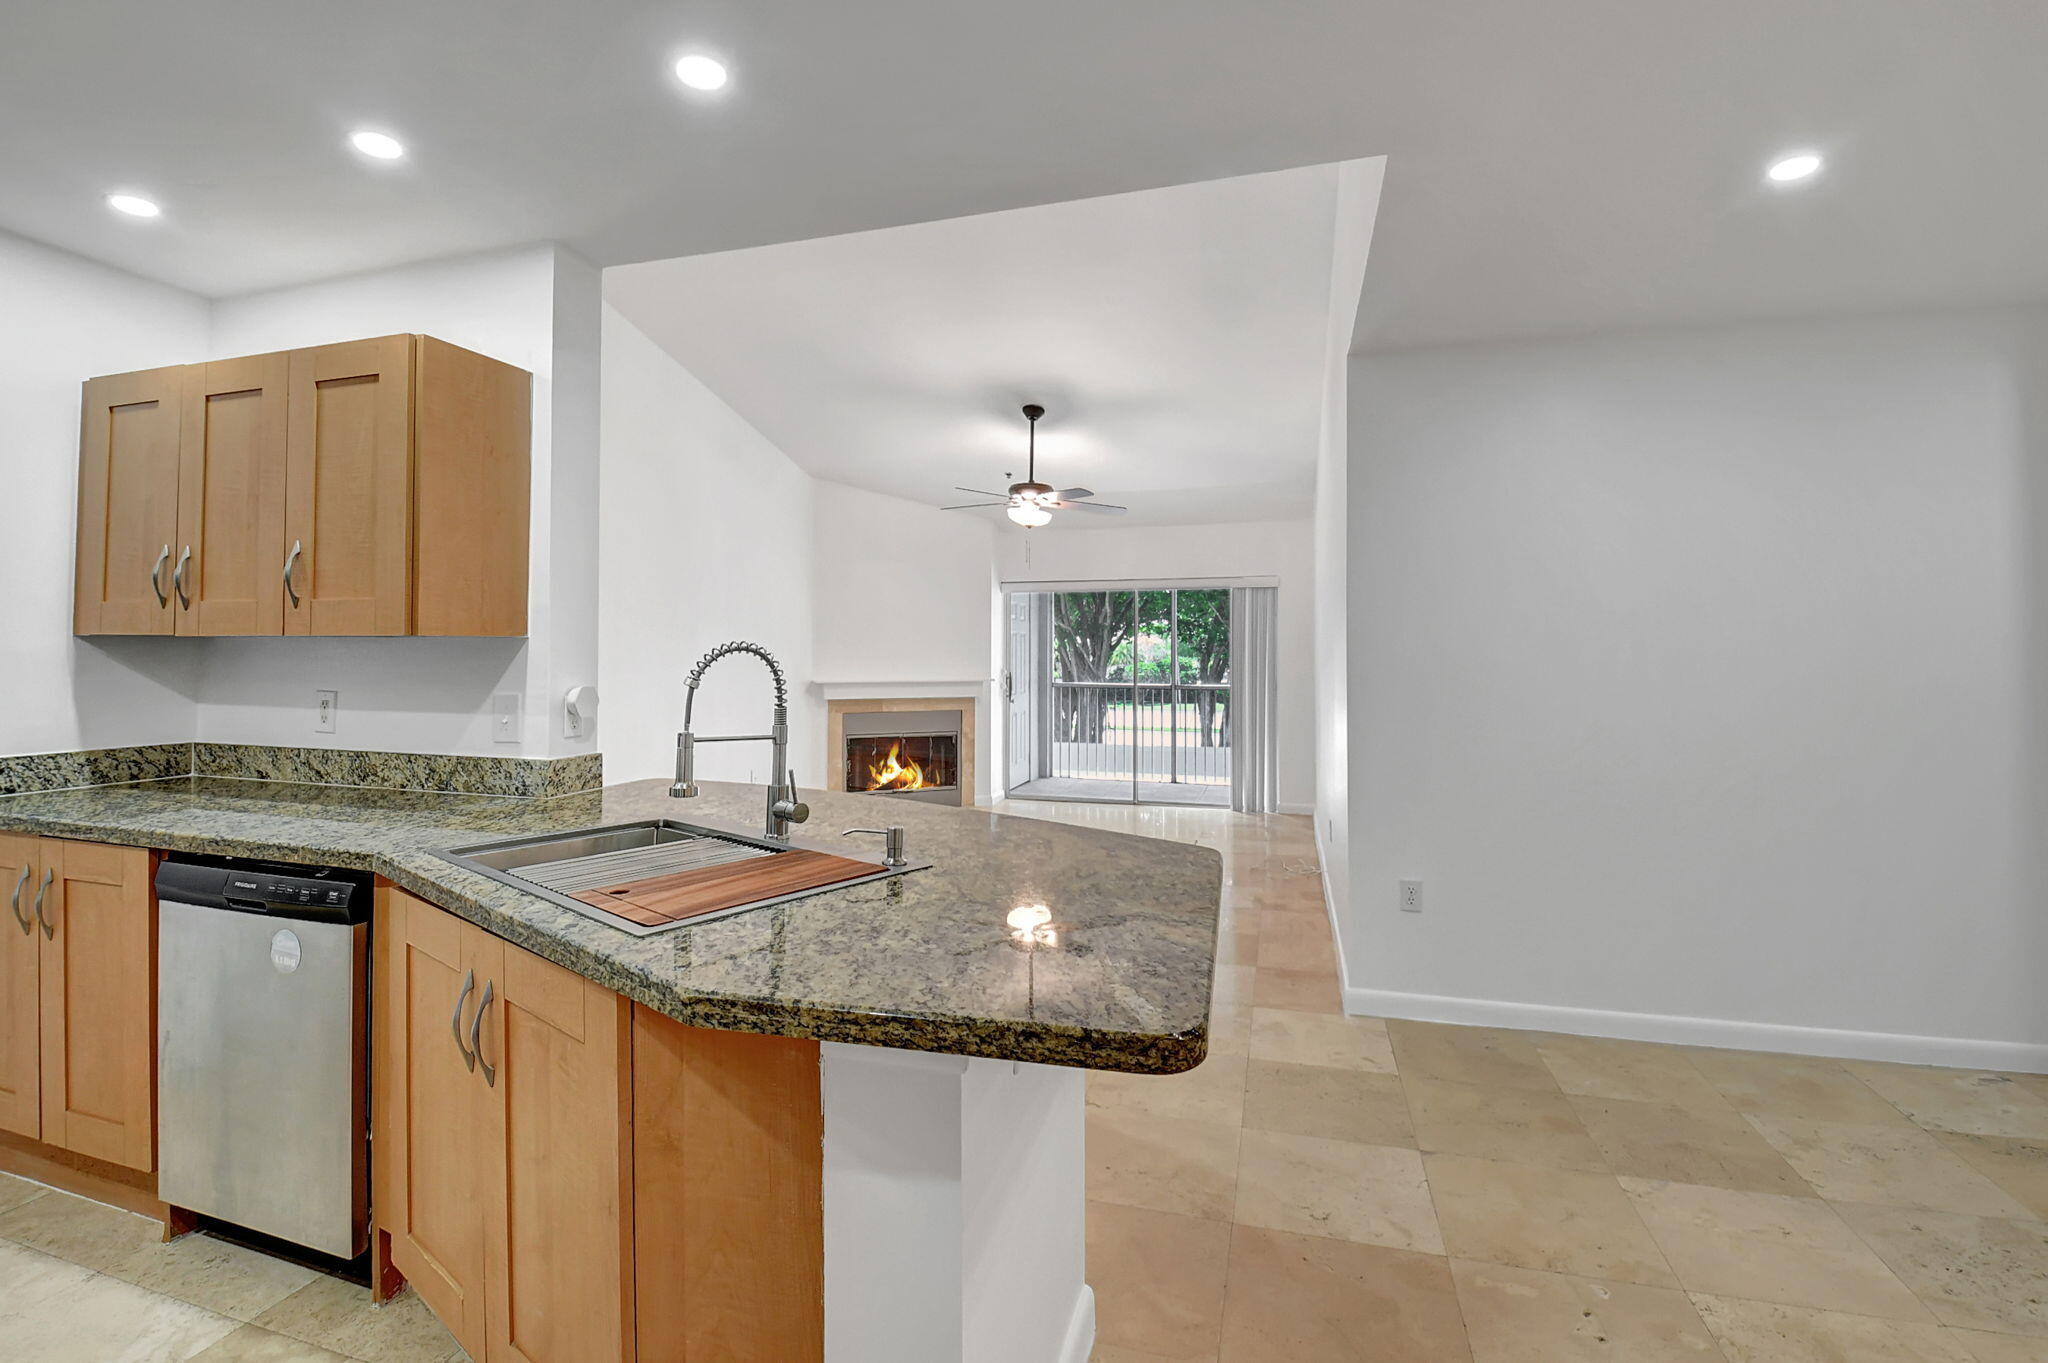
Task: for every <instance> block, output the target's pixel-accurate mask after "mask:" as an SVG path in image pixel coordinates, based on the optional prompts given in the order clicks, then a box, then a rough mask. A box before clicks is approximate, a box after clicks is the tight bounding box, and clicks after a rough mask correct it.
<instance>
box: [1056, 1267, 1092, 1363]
mask: <svg viewBox="0 0 2048 1363" xmlns="http://www.w3.org/2000/svg"><path fill="white" fill-rule="evenodd" d="M1094 1352H1095V1289H1094V1288H1092V1287H1090V1286H1089V1285H1088V1284H1086V1283H1082V1284H1081V1295H1080V1296H1078V1297H1076V1298H1074V1314H1073V1315H1071V1316H1069V1317H1068V1318H1067V1339H1066V1342H1065V1343H1064V1344H1062V1345H1060V1363H1088V1356H1089V1355H1090V1354H1092V1353H1094Z"/></svg>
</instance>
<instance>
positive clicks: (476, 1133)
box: [370, 886, 486, 1358]
mask: <svg viewBox="0 0 2048 1363" xmlns="http://www.w3.org/2000/svg"><path fill="white" fill-rule="evenodd" d="M373 932H374V934H375V936H374V940H375V942H376V943H377V963H376V971H375V980H376V990H377V997H376V998H375V999H374V1000H373V1001H372V1007H371V1010H370V1012H371V1017H372V1018H374V1019H375V1022H374V1028H375V1038H374V1040H373V1042H372V1047H373V1050H372V1056H373V1064H372V1070H371V1080H370V1095H371V1103H372V1108H371V1118H370V1126H371V1161H370V1163H371V1169H372V1187H371V1202H372V1206H373V1208H374V1210H375V1219H376V1221H377V1224H378V1227H379V1229H380V1230H381V1231H382V1232H383V1233H385V1234H388V1235H389V1236H390V1255H391V1260H392V1263H393V1264H394V1265H395V1266H396V1267H397V1268H398V1270H399V1271H400V1272H402V1273H403V1274H404V1275H405V1276H406V1277H407V1278H408V1279H410V1280H411V1282H412V1285H413V1287H414V1289H415V1290H416V1291H418V1293H419V1294H420V1299H421V1300H422V1301H424V1302H426V1304H427V1305H428V1306H430V1307H432V1308H433V1311H434V1314H435V1315H437V1316H439V1317H440V1318H441V1323H442V1324H443V1325H445V1326H447V1327H448V1330H449V1332H450V1333H451V1334H453V1335H454V1336H455V1338H456V1339H457V1341H459V1342H460V1343H461V1345H462V1347H463V1348H464V1349H466V1350H468V1351H469V1354H470V1356H471V1357H472V1358H482V1357H483V1339H484V1306H483V1301H484V1217H483V1211H482V1208H481V1206H480V1205H479V1201H480V1198H479V1193H480V1187H481V1180H480V1178H479V1176H478V1170H477V1166H478V1164H479V1163H480V1162H481V1161H482V1159H483V1157H484V1146H485V1139H486V1137H485V1129H484V1128H485V1122H484V1094H483V1092H482V1090H483V1084H482V1082H481V1081H480V1080H479V1079H478V1077H477V1076H476V1074H475V1072H474V1070H473V1069H472V1068H471V1067H469V1066H468V1065H467V1064H465V1062H464V1059H463V1056H464V1054H465V1051H464V1049H463V1047H462V1044H461V1042H462V1035H463V1034H462V1032H461V1031H460V1030H458V1029H457V1023H459V1022H460V1021H461V1019H462V1014H461V1012H460V1011H459V1008H458V1004H465V1005H471V1006H473V1005H474V1004H475V1002H476V990H477V987H478V986H477V983H476V962H475V957H474V951H473V946H474V938H473V934H475V932H476V930H475V929H474V928H471V927H470V926H469V925H468V924H466V923H464V922H463V921H462V920H461V919H459V918H456V917H455V916H453V915H452V914H447V913H443V912H442V911H441V910H439V909H437V908H434V907H433V906H432V905H429V904H426V903H423V902H421V901H420V900H417V899H415V898H413V897H412V896H411V895H408V894H403V893H401V892H399V891H396V890H389V889H386V888H385V887H383V886H379V887H378V891H377V904H376V924H375V927H374V929H373Z"/></svg>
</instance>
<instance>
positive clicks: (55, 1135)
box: [38, 838, 156, 1172]
mask: <svg viewBox="0 0 2048 1363" xmlns="http://www.w3.org/2000/svg"><path fill="white" fill-rule="evenodd" d="M39 848H40V855H41V857H42V859H43V872H42V876H41V877H39V878H38V879H39V881H40V880H41V879H42V878H47V879H48V880H49V881H50V887H49V892H48V897H47V899H46V900H45V902H44V905H43V915H44V917H45V919H46V921H47V925H48V932H47V935H45V934H44V933H43V932H42V930H41V929H40V928H39V930H38V936H39V937H40V938H41V948H40V949H41V952H42V969H41V989H40V994H41V1013H42V1017H41V1029H40V1030H41V1033H42V1035H41V1042H42V1062H43V1063H42V1107H43V1117H42V1127H43V1129H42V1139H43V1140H45V1141H47V1142H49V1143H50V1144H52V1145H60V1146H62V1147H64V1148H65V1149H66V1150H72V1151H75V1152H77V1153H78V1154H81V1155H90V1156H92V1157H93V1158H94V1159H102V1160H108V1161H111V1162H112V1163H115V1164H120V1165H125V1166H126V1167H128V1168H130V1169H140V1170H143V1171H144V1172H148V1171H150V1170H152V1169H154V1168H155V1167H156V1118H155V1106H156V899H155V896H154V894H153V892H152V890H151V887H150V862H151V856H150V853H149V852H148V851H147V850H146V849H143V848H140V847H109V846H105V845H103V844H100V843H91V842H68V841H61V840H59V839H56V838H43V839H41V840H40V842H39Z"/></svg>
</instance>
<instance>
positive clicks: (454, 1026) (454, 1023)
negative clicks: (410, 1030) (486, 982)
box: [448, 970, 483, 1074]
mask: <svg viewBox="0 0 2048 1363" xmlns="http://www.w3.org/2000/svg"><path fill="white" fill-rule="evenodd" d="M474 988H476V972H475V971H474V970H472V971H470V972H469V973H468V974H466V975H464V976H463V977H462V992H461V993H460V994H457V995H456V996H455V1016H454V1017H452V1018H450V1019H448V1030H449V1031H451V1032H453V1033H455V1049H456V1050H458V1051H461V1052H462V1063H463V1065H464V1067H466V1068H467V1069H468V1070H469V1071H470V1072H471V1073H472V1074H473V1073H475V1072H476V1052H475V1051H472V1050H470V1049H469V1048H468V1047H467V1046H465V1045H463V1044H462V1005H463V1003H464V1001H465V1000H467V999H468V998H469V991H470V990H472V989H474ZM477 1011H478V1012H479V1013H481V1012H482V1011H483V1010H482V1009H481V1008H479V1009H478V1010H477Z"/></svg>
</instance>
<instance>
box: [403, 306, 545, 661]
mask: <svg viewBox="0 0 2048 1363" xmlns="http://www.w3.org/2000/svg"><path fill="white" fill-rule="evenodd" d="M413 363H414V366H415V380H414V390H415V393H416V396H415V398H414V402H413V494H412V495H413V533H414V536H415V542H414V545H413V569H414V573H415V586H414V593H413V622H412V632H413V633H414V634H489V635H519V634H524V633H526V552H527V539H528V534H527V524H528V516H529V506H528V502H529V499H530V495H531V485H532V473H531V470H530V468H529V459H528V450H527V447H528V444H529V443H530V441H531V439H532V436H531V432H532V428H533V418H532V415H531V410H530V409H531V404H532V394H531V392H530V389H531V386H532V384H531V379H530V378H529V376H528V375H527V374H526V372H525V371H524V370H520V369H514V368H513V367H512V366H510V365H508V364H503V363H501V362H499V361H497V360H493V359H489V358H487V357H485V356H483V355H479V354H477V353H476V352H474V351H470V350H464V349H462V348H461V347H460V346H452V345H449V344H448V343H447V342H446V341H437V340H435V339H434V338H433V337H431V336H421V337H417V338H415V348H414V351H413Z"/></svg>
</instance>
